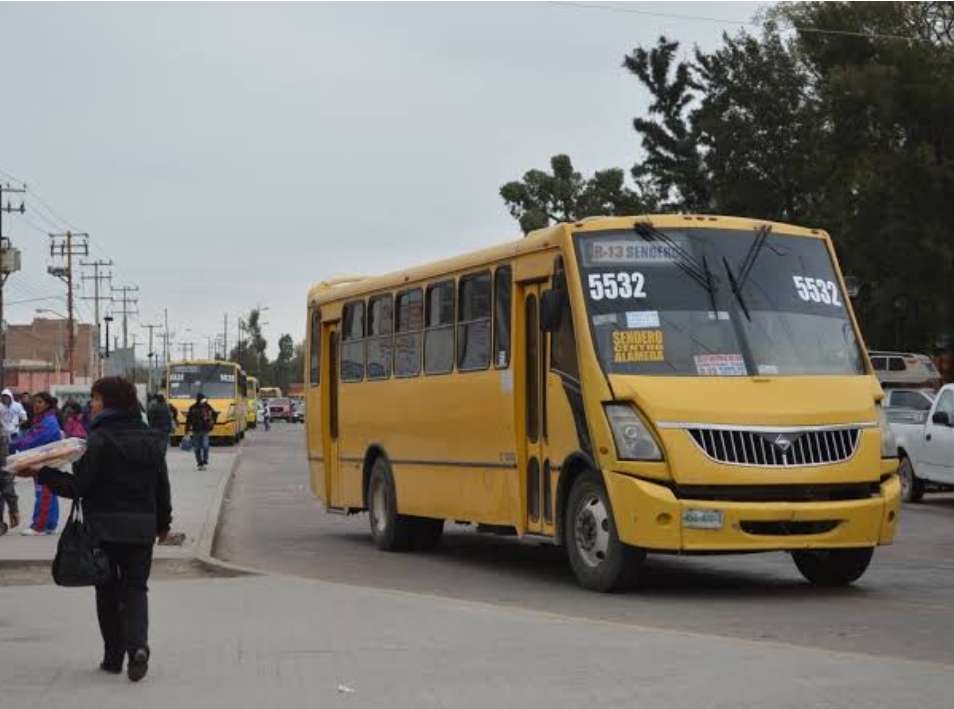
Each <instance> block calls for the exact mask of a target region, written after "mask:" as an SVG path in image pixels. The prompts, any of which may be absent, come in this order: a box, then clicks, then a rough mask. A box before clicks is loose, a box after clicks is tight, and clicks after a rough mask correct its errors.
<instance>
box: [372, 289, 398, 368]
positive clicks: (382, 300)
mask: <svg viewBox="0 0 954 709" xmlns="http://www.w3.org/2000/svg"><path fill="white" fill-rule="evenodd" d="M393 331H394V313H393V307H392V305H391V296H390V294H389V295H382V296H377V297H375V298H372V299H371V302H370V304H369V305H368V379H388V378H389V377H390V376H391V347H392V343H391V336H392V334H393Z"/></svg>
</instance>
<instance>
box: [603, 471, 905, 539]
mask: <svg viewBox="0 0 954 709" xmlns="http://www.w3.org/2000/svg"><path fill="white" fill-rule="evenodd" d="M604 478H605V480H606V482H607V485H608V489H609V494H610V500H611V503H612V505H613V512H614V517H615V521H616V528H617V532H618V534H619V537H620V540H621V541H623V542H625V543H626V544H631V545H633V546H639V547H642V548H644V549H655V550H661V551H684V552H743V551H772V550H785V549H811V548H827V549H833V548H848V547H870V546H876V545H879V544H890V543H891V542H892V541H893V539H894V534H895V529H896V528H897V524H898V511H899V509H900V506H901V483H900V481H899V480H898V476H897V475H895V474H891V475H888V476H887V477H886V478H884V480H883V482H882V483H881V484H880V486H879V488H878V494H877V495H873V496H872V497H870V498H866V499H860V500H845V501H831V502H829V501H825V502H735V501H725V500H683V499H679V498H677V497H676V496H675V494H674V493H673V491H672V490H670V489H669V488H668V487H666V486H664V485H660V484H657V483H653V482H649V481H647V480H643V479H640V478H635V477H632V476H629V475H624V474H621V473H616V472H605V473H604ZM690 509H698V510H717V511H719V512H721V514H722V526H721V527H720V528H718V529H697V528H692V527H687V526H684V524H683V512H684V511H685V510H690ZM760 523H761V524H760ZM785 523H801V524H790V525H788V526H786V525H785ZM807 523H817V524H816V525H810V524H807ZM826 523H827V524H826ZM832 523H834V524H833V525H832ZM812 527H815V528H817V529H819V530H823V531H817V532H812V533H789V531H788V530H792V529H794V530H803V529H806V528H812ZM828 527H831V528H830V529H829V528H828ZM753 528H754V529H757V530H759V531H758V532H757V533H755V532H753V531H752V530H753ZM763 530H770V531H763Z"/></svg>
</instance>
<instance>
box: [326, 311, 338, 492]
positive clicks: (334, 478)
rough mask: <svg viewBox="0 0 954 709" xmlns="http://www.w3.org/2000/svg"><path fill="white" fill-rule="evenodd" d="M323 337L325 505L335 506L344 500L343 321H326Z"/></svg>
mask: <svg viewBox="0 0 954 709" xmlns="http://www.w3.org/2000/svg"><path fill="white" fill-rule="evenodd" d="M321 326H322V329H323V331H324V332H323V333H322V338H321V344H322V347H324V348H326V349H325V350H324V352H323V353H322V358H321V359H322V360H323V361H324V362H327V363H328V370H327V371H326V372H324V373H322V380H323V381H324V382H327V385H326V386H322V387H321V399H322V401H321V412H322V416H321V421H322V423H324V422H325V421H327V422H328V424H327V425H326V426H325V425H323V426H322V429H323V434H322V435H323V446H322V448H323V451H324V459H325V460H324V464H325V490H326V495H327V497H326V498H325V500H326V504H327V505H328V506H329V507H336V506H338V505H339V501H340V500H341V480H340V479H339V475H340V472H339V471H340V469H341V466H340V461H339V459H338V456H339V451H338V386H339V384H338V383H339V381H340V378H341V371H340V370H341V344H340V322H339V321H333V322H323V323H322V324H321Z"/></svg>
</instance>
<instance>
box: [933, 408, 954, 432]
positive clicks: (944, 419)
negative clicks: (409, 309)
mask: <svg viewBox="0 0 954 709" xmlns="http://www.w3.org/2000/svg"><path fill="white" fill-rule="evenodd" d="M931 423H936V424H937V425H938V426H947V427H948V428H950V427H951V425H952V424H951V417H950V415H948V413H947V412H946V411H935V412H934V415H933V416H932V417H931Z"/></svg>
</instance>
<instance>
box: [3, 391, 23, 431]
mask: <svg viewBox="0 0 954 709" xmlns="http://www.w3.org/2000/svg"><path fill="white" fill-rule="evenodd" d="M26 420H27V413H26V410H25V409H24V408H23V404H21V403H20V402H19V401H17V400H16V399H14V398H13V392H11V391H10V390H9V389H4V390H3V392H2V393H0V427H2V428H3V430H4V431H6V433H7V436H9V437H10V438H13V437H14V436H16V435H17V434H18V433H20V426H21V425H23V424H24V423H26Z"/></svg>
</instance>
